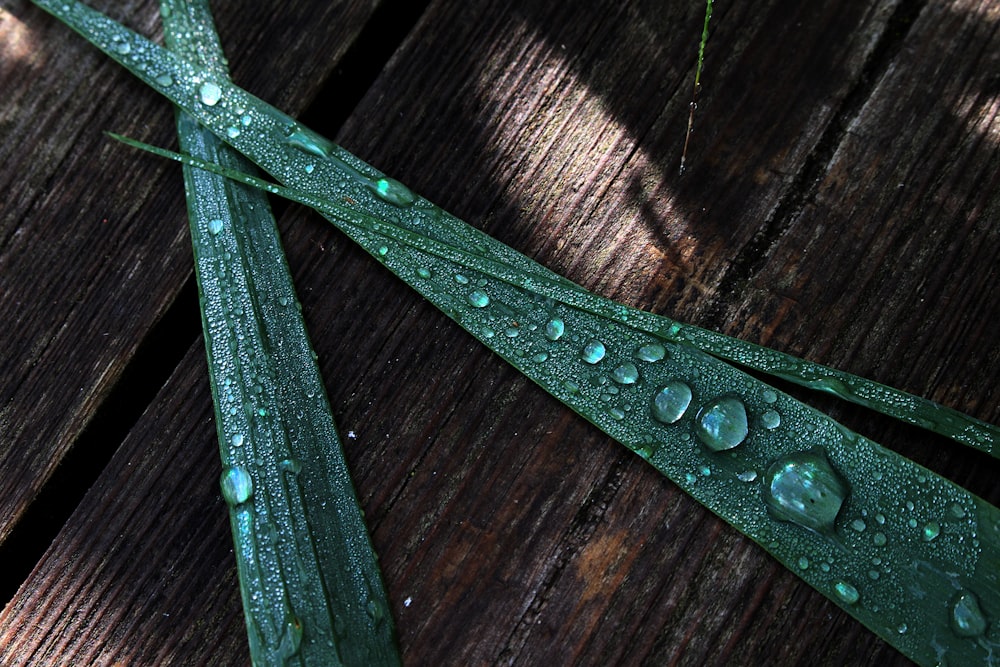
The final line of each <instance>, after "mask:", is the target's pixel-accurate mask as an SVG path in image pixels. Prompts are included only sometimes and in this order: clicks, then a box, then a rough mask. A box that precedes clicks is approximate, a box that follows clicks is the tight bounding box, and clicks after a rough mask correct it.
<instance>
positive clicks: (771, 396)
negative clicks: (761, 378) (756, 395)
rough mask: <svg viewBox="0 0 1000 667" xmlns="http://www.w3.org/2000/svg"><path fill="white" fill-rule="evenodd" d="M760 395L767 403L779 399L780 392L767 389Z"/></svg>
mask: <svg viewBox="0 0 1000 667" xmlns="http://www.w3.org/2000/svg"><path fill="white" fill-rule="evenodd" d="M760 397H761V399H763V401H764V402H765V403H774V402H776V401H777V400H778V394H777V393H776V392H775V391H774V390H773V389H765V390H764V391H762V392H761V394H760Z"/></svg>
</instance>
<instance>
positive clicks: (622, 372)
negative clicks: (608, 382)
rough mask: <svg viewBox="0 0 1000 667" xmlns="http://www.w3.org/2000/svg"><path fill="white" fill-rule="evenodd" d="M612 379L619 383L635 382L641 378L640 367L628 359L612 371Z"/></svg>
mask: <svg viewBox="0 0 1000 667" xmlns="http://www.w3.org/2000/svg"><path fill="white" fill-rule="evenodd" d="M611 379H612V380H614V381H615V382H617V383H618V384H635V383H636V381H638V379H639V369H638V368H636V367H635V364H633V363H632V362H629V361H627V362H625V363H624V364H622V365H621V366H619V367H618V368H616V369H615V370H613V371H612V372H611Z"/></svg>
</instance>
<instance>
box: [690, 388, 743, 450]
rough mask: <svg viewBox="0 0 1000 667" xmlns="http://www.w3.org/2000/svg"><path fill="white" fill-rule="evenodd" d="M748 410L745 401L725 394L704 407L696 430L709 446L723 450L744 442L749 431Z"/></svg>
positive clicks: (699, 414) (712, 448)
mask: <svg viewBox="0 0 1000 667" xmlns="http://www.w3.org/2000/svg"><path fill="white" fill-rule="evenodd" d="M749 430H750V429H749V426H748V425H747V410H746V408H745V407H744V406H743V401H741V400H740V399H738V398H736V397H734V396H723V397H722V398H717V399H715V400H714V401H712V402H711V403H708V404H707V405H705V406H704V407H702V409H701V411H700V412H699V413H698V422H697V424H696V426H695V432H696V433H697V434H698V438H699V439H700V440H701V441H702V442H703V443H705V444H706V445H708V448H709V449H711V450H713V451H716V452H721V451H723V450H726V449H732V448H733V447H736V446H737V445H739V444H740V443H741V442H743V441H744V440H745V439H746V437H747V434H748V433H749Z"/></svg>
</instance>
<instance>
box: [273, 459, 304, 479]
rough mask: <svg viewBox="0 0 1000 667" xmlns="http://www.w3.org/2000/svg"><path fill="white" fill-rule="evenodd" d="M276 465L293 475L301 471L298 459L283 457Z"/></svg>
mask: <svg viewBox="0 0 1000 667" xmlns="http://www.w3.org/2000/svg"><path fill="white" fill-rule="evenodd" d="M278 467H279V468H281V469H282V470H283V471H285V472H287V473H291V474H293V475H298V474H299V473H300V472H302V464H301V463H299V461H298V459H285V460H283V461H282V462H281V463H279V464H278Z"/></svg>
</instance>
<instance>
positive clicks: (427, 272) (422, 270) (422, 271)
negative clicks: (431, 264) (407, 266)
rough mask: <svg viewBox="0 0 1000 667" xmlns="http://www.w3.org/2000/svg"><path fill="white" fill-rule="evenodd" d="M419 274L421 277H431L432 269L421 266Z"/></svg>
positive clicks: (418, 270)
mask: <svg viewBox="0 0 1000 667" xmlns="http://www.w3.org/2000/svg"><path fill="white" fill-rule="evenodd" d="M417 275H418V276H420V277H421V278H424V279H427V278H430V277H431V272H430V269H425V268H424V267H422V266H421V267H420V268H419V269H417Z"/></svg>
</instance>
